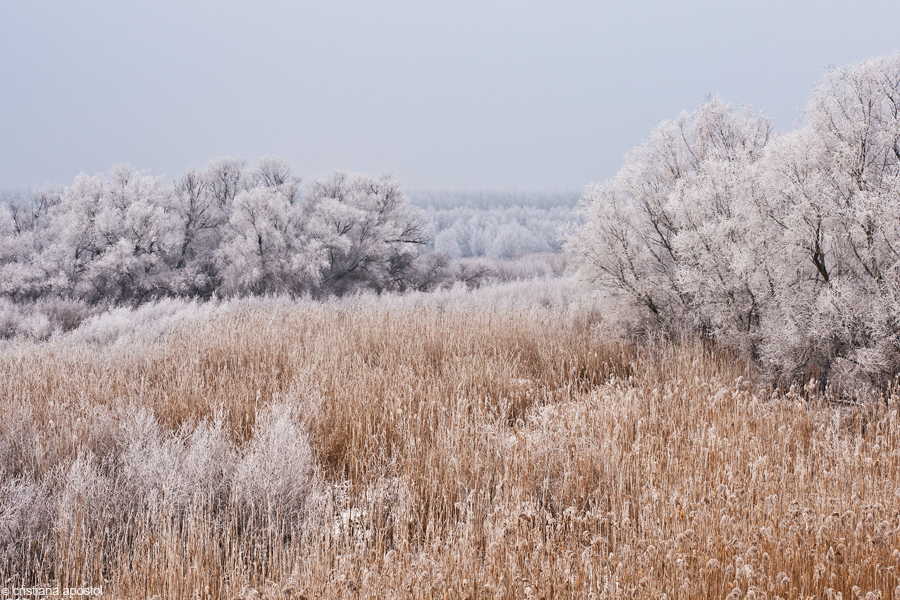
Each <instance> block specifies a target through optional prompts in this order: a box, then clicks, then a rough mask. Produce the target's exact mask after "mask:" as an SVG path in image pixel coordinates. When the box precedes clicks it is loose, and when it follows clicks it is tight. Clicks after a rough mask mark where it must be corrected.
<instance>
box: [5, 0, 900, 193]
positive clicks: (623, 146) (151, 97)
mask: <svg viewBox="0 0 900 600" xmlns="http://www.w3.org/2000/svg"><path fill="white" fill-rule="evenodd" d="M898 24H900V2H897V1H896V0H894V1H891V2H887V1H883V2H865V1H860V0H856V1H854V2H828V1H821V0H817V1H804V2H790V1H786V0H779V1H777V2H776V1H765V2H760V1H754V2H749V1H745V2H739V3H738V2H727V1H724V0H716V1H709V2H648V1H633V0H629V1H625V0H622V1H620V2H599V1H593V2H591V1H587V0H583V1H565V0H557V1H554V2H551V1H546V2H529V1H516V2H511V1H510V2H507V1H491V0H480V1H471V2H470V1H466V0H453V1H452V2H451V1H442V2H438V1H425V0H422V1H419V2H413V1H403V2H401V1H379V0H370V1H367V2H362V1H356V2H350V1H344V0H322V1H320V2H302V1H293V2H290V1H284V2H266V1H260V0H256V1H254V2H226V1H222V0H216V1H215V2H190V1H186V0H181V1H178V2H168V1H164V0H154V1H153V2H144V1H136V0H128V1H127V2H123V1H121V0H116V1H114V2H113V1H110V2H86V1H77V0H65V1H57V2H44V1H35V2H30V1H29V2H25V1H12V0H0V189H11V188H18V189H29V188H31V187H32V186H34V185H36V184H41V183H44V182H51V183H70V182H71V181H72V179H73V178H74V177H75V176H76V175H77V174H78V173H79V172H81V171H84V172H87V173H89V174H93V173H97V172H106V171H108V170H109V168H110V167H111V166H112V165H113V164H115V163H119V162H129V163H131V164H133V165H134V166H136V167H138V168H140V169H147V170H149V171H150V172H151V173H152V174H155V175H165V176H166V178H167V180H170V179H171V178H172V177H174V176H175V175H177V174H179V173H181V172H183V171H184V170H185V169H186V168H188V167H190V166H196V167H203V166H205V165H206V163H207V162H209V160H211V159H213V158H216V157H220V156H235V157H245V158H248V159H250V161H251V163H255V161H256V160H257V159H258V158H259V157H260V156H264V155H272V154H277V155H281V156H283V157H284V158H286V159H287V160H288V161H289V162H290V163H291V164H292V165H293V166H294V168H295V171H296V172H297V173H298V174H300V175H303V176H304V178H306V179H307V180H308V179H309V178H311V177H316V176H320V175H323V174H325V173H327V172H328V171H330V170H332V169H342V170H347V171H360V172H367V173H371V174H378V173H382V172H385V171H392V172H393V173H394V174H395V175H396V176H397V178H398V179H399V180H400V181H401V183H402V184H403V185H404V186H405V187H406V188H408V189H418V190H439V189H443V190H446V189H453V190H480V189H484V190H519V191H537V190H559V191H562V190H576V191H577V190H581V189H582V188H583V187H584V186H585V185H586V184H588V183H590V182H594V181H601V180H603V179H606V178H608V177H610V176H612V175H613V174H614V173H615V172H616V170H617V169H618V167H619V166H620V164H621V160H622V156H623V154H624V153H625V152H627V151H628V150H629V149H631V148H632V147H634V146H635V145H637V144H639V143H640V142H641V140H642V139H644V138H646V137H647V135H648V134H649V132H650V130H651V129H652V128H653V127H654V126H655V125H656V124H657V123H659V122H660V121H661V120H663V119H669V118H674V117H676V116H677V115H678V114H679V112H681V111H682V110H693V109H694V108H696V106H697V105H699V104H700V103H702V102H703V100H704V99H705V97H706V96H707V95H708V94H709V93H717V94H719V95H720V96H721V97H722V98H723V99H724V100H726V101H727V102H731V103H733V104H735V105H741V104H750V105H753V106H754V107H758V108H762V109H764V110H765V111H766V112H767V113H768V114H769V115H771V116H773V117H774V118H775V119H776V121H777V125H778V128H779V129H781V130H789V129H791V128H792V127H793V124H794V121H795V120H796V119H797V118H798V117H799V116H800V114H801V110H802V108H803V106H804V104H805V103H806V101H807V98H808V96H809V91H810V89H811V87H812V86H813V85H814V84H815V83H816V81H817V80H818V79H819V78H820V77H821V76H822V73H823V70H824V69H825V68H826V67H828V66H841V65H846V64H850V63H854V62H858V61H861V60H864V59H866V58H871V57H875V56H879V55H882V54H889V53H892V52H895V51H897V50H898V49H900V36H898Z"/></svg>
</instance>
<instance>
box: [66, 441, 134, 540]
mask: <svg viewBox="0 0 900 600" xmlns="http://www.w3.org/2000/svg"><path fill="white" fill-rule="evenodd" d="M62 486H63V487H62V492H61V494H60V499H59V508H58V512H57V514H56V521H55V525H54V529H55V531H56V533H57V534H59V535H62V536H68V537H71V538H73V539H75V538H84V539H91V538H92V537H94V536H100V535H101V534H104V532H105V533H106V534H108V533H109V528H110V526H111V525H112V524H113V523H117V524H119V525H121V524H123V523H124V522H125V521H127V520H128V517H129V513H130V511H129V509H130V506H128V504H127V503H125V502H122V490H121V488H120V487H119V486H118V485H117V481H116V480H115V478H114V477H113V476H111V475H108V474H107V473H104V471H103V470H102V469H101V465H100V464H99V463H98V461H97V459H96V457H95V456H94V455H93V454H91V453H82V454H79V456H78V458H76V459H75V461H74V462H73V463H72V465H71V466H70V467H69V469H68V471H67V472H66V474H65V476H64V477H63V478H62Z"/></svg>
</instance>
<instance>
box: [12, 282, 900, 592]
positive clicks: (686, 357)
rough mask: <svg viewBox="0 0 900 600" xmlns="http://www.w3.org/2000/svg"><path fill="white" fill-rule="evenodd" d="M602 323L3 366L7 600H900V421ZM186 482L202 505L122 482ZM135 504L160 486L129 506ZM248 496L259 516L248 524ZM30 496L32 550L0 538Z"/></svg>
mask: <svg viewBox="0 0 900 600" xmlns="http://www.w3.org/2000/svg"><path fill="white" fill-rule="evenodd" d="M598 321H599V319H598V316H597V315H596V313H595V312H593V311H592V310H591V309H590V308H585V307H584V306H580V305H576V304H575V303H566V302H546V303H545V304H540V303H537V304H534V305H527V304H521V305H519V304H514V303H512V304H507V305H504V306H502V307H492V306H491V304H490V303H487V302H482V303H478V302H470V301H468V300H467V299H466V298H465V297H461V298H456V299H453V300H452V301H451V300H448V301H446V302H437V301H430V300H416V299H396V298H386V299H376V298H362V299H353V300H346V301H342V302H332V303H312V302H296V303H292V302H286V301H285V302H270V303H265V302H262V303H260V302H257V303H236V304H233V305H228V306H225V307H223V308H222V309H221V310H218V311H213V312H210V313H208V314H206V315H205V316H203V317H197V318H195V319H186V320H185V322H184V324H183V325H180V326H178V327H174V328H172V329H171V330H170V331H168V332H166V333H164V334H161V335H156V336H153V335H149V334H148V335H134V336H130V337H129V336H126V337H125V338H122V339H119V340H118V341H116V342H114V343H103V344H97V343H92V342H89V341H84V340H81V339H78V338H74V337H73V338H71V339H70V338H67V337H65V336H64V337H60V338H58V339H55V340H53V341H50V342H44V343H30V342H16V343H12V344H9V345H7V347H6V348H5V349H4V350H3V352H2V353H0V405H2V406H0V411H2V414H3V415H4V418H3V424H2V426H0V429H2V431H0V451H2V455H0V460H2V461H3V466H2V468H0V476H2V479H0V481H3V482H5V483H4V484H3V485H4V486H5V487H3V488H0V502H2V503H3V504H0V508H2V510H3V511H5V512H2V513H0V526H2V527H6V528H7V531H6V533H3V534H2V535H5V536H6V537H5V538H3V539H4V540H5V541H4V543H5V545H6V547H5V549H4V552H5V553H6V554H4V555H3V557H4V560H5V563H2V564H0V570H2V571H4V572H3V580H4V581H13V582H19V583H23V584H37V583H39V582H42V581H43V582H52V583H54V584H56V585H66V586H71V585H80V584H89V585H100V584H101V583H102V585H104V591H105V592H106V593H107V594H108V595H109V597H116V596H118V597H123V598H124V597H129V598H142V599H143V598H149V597H152V596H154V595H157V594H158V595H160V597H162V598H187V597H192V598H193V597H199V598H235V597H240V598H251V597H252V598H264V597H270V598H298V597H305V598H473V599H474V598H546V599H550V598H662V597H666V598H668V599H672V598H726V597H727V598H757V599H759V598H777V597H781V598H811V597H818V598H822V599H824V598H837V597H842V598H857V597H861V598H891V597H900V589H897V586H898V584H900V577H898V573H897V569H898V567H900V538H898V534H900V478H898V476H900V471H898V469H900V423H898V418H900V415H898V407H900V404H898V396H897V395H888V397H887V400H885V401H879V402H873V403H872V404H870V405H866V406H854V407H849V408H848V407H837V406H834V405H831V404H828V403H827V402H824V401H821V400H816V399H810V398H809V397H808V395H806V394H801V393H793V392H791V393H786V394H772V393H769V392H766V391H764V390H761V389H758V388H757V387H755V386H754V384H753V383H752V382H751V381H749V380H748V379H747V377H748V376H749V374H748V373H747V372H746V365H743V364H740V363H738V362H736V361H734V360H731V359H729V358H728V357H727V356H725V355H724V354H720V353H716V352H713V351H709V350H708V349H704V348H703V347H702V346H701V345H699V344H694V343H684V344H681V345H678V346H677V347H672V346H666V345H663V344H656V345H652V346H651V347H640V346H636V345H626V344H616V343H612V342H610V341H609V340H608V339H606V338H604V337H603V336H602V335H601V333H600V330H599V329H598V327H597V323H598ZM800 391H802V390H800ZM266 411H268V412H266ZM281 414H287V415H288V417H284V418H283V419H281V420H278V419H279V418H280V417H279V416H278V415H281ZM136 415H137V416H136ZM292 427H293V428H294V429H291V428H292ZM267 431H276V434H272V435H270V436H269V437H268V438H265V439H266V440H268V439H270V438H271V440H270V441H271V444H270V445H269V446H266V445H265V443H268V442H265V440H264V434H266V432H267ZM279 432H280V433H279ZM279 435H280V436H282V437H280V438H279V437H277V436H279ZM204 436H206V437H204ZM273 436H274V437H273ZM219 438H222V439H219ZM276 438H277V439H276ZM147 440H150V441H147ZM217 440H218V441H217ZM223 440H224V441H223ZM260 440H263V441H260ZM272 440H274V441H272ZM294 441H296V443H294ZM301 442H302V443H301ZM307 442H308V446H306V445H304V444H306V443H307ZM154 444H155V445H154ZM254 448H255V449H256V450H254ZM265 448H274V449H276V450H278V449H279V448H288V450H289V451H290V452H294V453H295V454H294V455H291V456H295V457H296V458H292V459H291V461H293V462H292V463H291V464H292V465H293V464H296V469H294V467H291V468H292V470H291V471H290V472H289V471H285V470H282V471H277V470H273V468H270V464H269V463H272V462H273V461H276V462H277V460H278V458H277V456H276V455H277V454H278V452H281V450H278V451H277V452H275V451H272V452H275V453H274V454H266V452H269V450H265ZM140 452H144V453H145V455H142V454H140ZM253 452H257V454H253ZM129 453H130V454H129ZM135 453H137V454H135ZM304 453H306V454H304ZM251 454H253V456H255V457H256V458H255V459H254V460H257V462H255V463H254V462H252V461H251V460H250V458H248V457H249V456H250V455H251ZM307 455H308V456H309V459H308V464H307V463H306V462H304V461H306V460H307V459H305V458H304V457H305V456H307ZM141 456H146V457H147V461H149V462H141V460H142V459H141ZM188 456H190V457H192V458H185V457H188ZM210 456H213V457H219V458H217V459H215V460H207V459H208V458H209V457H210ZM179 457H180V458H179ZM204 457H205V458H204ZM201 460H207V463H208V465H207V466H206V467H204V468H205V469H207V470H205V471H202V473H206V474H209V473H213V475H209V478H208V481H209V482H211V483H209V485H208V486H207V487H203V486H202V485H200V484H199V483H197V481H199V479H198V478H201V479H202V477H201V476H200V475H197V476H192V478H191V481H189V482H187V483H178V481H180V480H178V479H177V477H176V475H177V473H175V474H173V473H172V472H170V471H167V470H166V468H164V466H161V467H159V468H158V469H157V470H156V471H152V472H149V471H148V473H150V474H149V475H141V474H140V473H139V472H138V471H140V469H142V468H144V466H146V465H147V464H154V465H166V464H169V465H180V467H179V468H178V469H181V470H184V469H186V468H188V467H187V466H186V465H188V464H194V462H196V461H201ZM153 461H155V462H153ZM166 461H169V462H168V463H167V462H166ZM179 461H180V462H179ZM207 463H204V464H207ZM232 463H233V464H234V465H237V466H235V467H234V468H233V469H232V470H230V471H229V470H227V469H226V467H222V469H225V470H223V471H222V473H220V474H218V475H216V473H218V471H215V465H217V464H219V465H228V464H232ZM142 465H143V466H142ZM241 465H243V466H241ZM247 465H251V466H250V467H248V466H247ZM252 465H258V466H256V467H253V466H252ZM147 468H149V467H147ZM253 468H255V469H258V470H259V471H260V472H259V473H255V472H251V471H252V469H253ZM129 469H130V470H129ZM178 469H175V470H176V471H177V470H178ZM210 469H212V470H210ZM242 469H243V470H242ZM248 469H251V471H248ZM267 469H268V470H267ZM293 470H296V471H297V473H299V475H297V476H296V477H294V473H293ZM198 472H200V471H198ZM136 473H137V474H136ZM140 477H145V478H150V477H157V478H161V479H163V480H165V481H164V482H163V483H159V482H158V481H157V482H155V483H152V484H146V487H145V488H142V489H144V492H141V493H140V494H138V493H137V492H134V493H131V495H128V494H126V493H125V492H123V491H122V489H132V488H134V489H137V488H135V487H134V486H136V485H138V484H136V483H134V482H136V481H141V479H140ZM203 477H206V475H203ZM241 477H244V479H243V480H241V479H240V478H241ZM167 478H168V479H167ZM267 478H268V479H267ZM238 480H241V481H253V482H259V483H258V484H254V485H259V486H262V487H264V488H265V490H266V494H263V495H262V496H260V498H262V500H259V501H255V500H252V499H251V500H246V501H242V500H241V498H242V497H243V496H240V495H239V494H238V493H237V492H235V490H237V489H244V488H240V486H239V485H238V484H237V483H235V482H236V481H238ZM204 481H206V480H204ZM116 482H132V483H129V484H127V485H125V484H121V485H124V488H122V489H117V487H116V486H117V485H119V484H117V483H116ZM104 485H105V486H107V487H105V488H104V487H103V486H104ZM141 485H144V484H141ZM204 485H206V484H204ZM29 486H31V487H29ZM41 486H43V487H41ZM128 486H132V487H130V488H129V487H128ZM178 486H181V487H178ZM229 486H230V487H229ZM279 486H281V487H279ZM245 487H246V486H245ZM3 490H5V492H4V491H3ZM28 490H32V492H33V495H35V496H34V497H35V498H44V501H43V502H44V504H45V505H46V506H45V509H44V510H45V513H46V514H44V513H41V514H44V518H45V519H46V522H45V523H44V525H41V524H40V523H37V522H35V523H31V521H28V523H25V522H24V521H22V523H25V524H22V523H19V524H16V523H14V521H15V519H25V517H24V516H23V515H24V512H23V511H22V510H20V511H19V512H18V513H17V512H16V511H15V501H14V500H15V498H20V499H21V498H24V497H25V495H26V493H27V492H28ZM147 490H150V491H147ZM179 490H187V492H183V491H179ZM245 492H246V493H250V492H247V491H246V490H245ZM3 494H6V495H5V496H4V495H3ZM15 494H17V495H15ZM40 494H43V496H40ZM178 494H181V495H180V496H179V495H178ZM278 494H282V495H280V496H279V495H278ZM14 495H15V498H14ZM266 499H268V500H266ZM273 499H274V500H273ZM296 499H299V500H301V501H302V502H300V503H299V504H296V505H294V504H291V503H292V502H294V500H296ZM22 502H25V500H22ZM241 502H244V503H243V504H241ZM23 510H24V509H23ZM26 512H33V511H26ZM20 513H21V514H20ZM16 515H18V516H16ZM98 515H99V516H98ZM103 515H106V516H105V517H103ZM35 518H37V517H35ZM104 519H105V520H104ZM29 523H31V524H29ZM14 525H15V526H14ZM42 527H43V528H42ZM29 528H30V529H29ZM29 531H30V532H37V533H32V534H29V533H28V532H29ZM40 532H44V533H43V534H41V533H40ZM40 535H44V537H40ZM29 536H30V537H29Z"/></svg>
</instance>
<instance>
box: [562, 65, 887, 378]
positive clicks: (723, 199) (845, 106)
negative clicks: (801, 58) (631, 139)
mask: <svg viewBox="0 0 900 600" xmlns="http://www.w3.org/2000/svg"><path fill="white" fill-rule="evenodd" d="M584 208H585V211H586V212H587V224H586V225H585V226H584V227H583V228H581V229H580V230H578V231H577V232H576V233H575V234H574V235H573V236H572V237H571V239H570V241H569V248H570V249H571V250H572V251H574V252H575V253H576V255H577V256H578V257H579V261H580V267H581V270H582V273H583V274H584V275H585V276H586V277H587V278H589V279H590V280H591V281H594V282H595V283H597V284H598V285H599V286H600V287H601V288H602V289H604V290H605V291H606V292H607V293H608V294H609V295H610V296H612V297H614V298H617V299H618V300H619V301H620V305H621V306H622V307H624V309H625V312H629V313H630V314H631V316H633V317H636V320H637V322H639V323H642V324H643V325H644V326H648V325H649V326H651V327H656V328H659V327H662V328H666V327H670V326H671V325H673V324H674V325H675V326H676V327H677V328H692V329H694V330H697V331H699V332H701V333H702V334H704V335H707V336H709V337H712V338H714V339H717V340H719V341H722V342H725V343H727V344H729V345H731V346H733V347H737V348H740V349H741V350H743V351H744V352H745V353H746V354H747V355H748V356H749V357H752V358H754V359H756V360H758V361H759V362H760V363H761V364H762V365H764V366H765V367H766V368H767V369H768V371H769V372H770V373H771V374H772V376H773V377H775V378H777V379H781V380H785V381H791V380H793V381H795V380H797V379H801V378H808V377H809V376H810V375H812V376H815V377H817V378H818V379H819V380H820V381H821V382H822V383H823V384H824V383H825V382H829V383H834V384H836V388H840V387H844V388H845V389H849V388H850V387H854V388H858V387H859V386H860V385H862V386H864V387H865V386H868V385H875V386H883V385H885V384H886V383H887V382H888V381H889V380H890V378H891V377H893V376H894V375H895V374H897V373H898V371H900V302H898V299H900V272H898V269H900V229H898V227H897V225H896V223H897V215H898V214H900V54H895V55H893V56H889V57H883V58H879V59H875V60H871V61H868V62H865V63H861V64H858V65H854V66H852V67H849V68H846V69H835V70H832V71H831V72H829V74H828V75H827V76H826V78H825V79H824V80H823V81H822V82H821V83H820V84H819V85H818V86H817V87H816V89H815V90H814V93H813V97H812V99H811V101H810V103H809V105H808V107H807V110H806V123H805V124H804V125H803V126H802V127H801V128H800V129H799V130H797V131H795V132H793V133H791V134H789V135H783V136H774V135H772V133H771V125H770V124H769V122H768V120H767V119H765V117H764V116H762V115H761V114H757V113H750V112H746V111H745V112H742V113H736V112H735V111H733V110H732V109H731V108H730V107H728V106H726V105H724V104H723V103H722V102H721V101H719V100H718V99H715V98H714V99H712V100H710V101H709V102H707V103H706V104H704V105H703V106H701V107H700V108H699V109H698V110H697V111H695V112H694V113H692V114H690V115H682V117H680V118H679V119H678V120H677V121H675V122H666V123H663V124H662V125H660V126H659V127H658V128H657V129H656V130H655V131H654V132H653V134H652V135H651V137H650V139H649V140H648V141H647V142H645V143H644V144H643V145H642V146H641V147H639V148H638V149H637V150H635V151H633V152H632V153H631V154H629V155H628V157H627V159H626V164H625V166H624V167H623V168H622V170H621V171H620V172H619V173H618V174H617V175H616V177H615V178H614V179H612V180H611V181H609V182H607V183H605V184H602V185H598V186H595V187H594V188H592V189H591V190H590V191H589V192H588V193H587V194H586V195H585V197H584Z"/></svg>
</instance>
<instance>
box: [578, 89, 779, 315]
mask: <svg viewBox="0 0 900 600" xmlns="http://www.w3.org/2000/svg"><path fill="white" fill-rule="evenodd" d="M770 130H771V125H770V123H769V121H768V120H767V119H766V118H765V116H763V115H761V114H759V113H751V112H748V111H743V112H738V113H736V112H735V111H734V110H733V109H732V108H731V107H730V106H729V105H726V104H725V103H723V102H722V101H721V100H720V99H718V98H711V99H710V100H709V101H708V102H706V103H705V104H704V105H702V106H701V107H700V108H698V109H697V111H695V112H694V113H692V114H687V113H684V114H682V115H681V116H680V117H679V118H678V119H677V120H675V121H666V122H664V123H662V124H660V125H659V126H658V127H657V128H656V129H655V130H654V131H653V133H652V134H651V136H650V138H649V139H648V140H647V141H646V142H644V143H643V144H642V145H641V146H640V147H638V148H637V149H635V150H634V151H632V152H631V153H629V154H628V156H627V157H626V159H625V165H624V167H623V168H622V169H621V170H620V171H619V173H618V174H617V175H616V176H615V177H614V178H613V179H612V180H610V181H608V182H606V183H604V184H601V185H596V186H594V187H593V188H591V189H590V190H589V191H588V192H587V193H586V194H585V196H584V198H583V208H584V211H585V213H586V214H585V218H586V224H585V226H584V227H582V228H581V229H578V230H577V231H576V232H575V233H574V235H573V236H572V237H571V238H570V240H569V244H568V248H569V250H570V251H572V252H573V253H574V254H575V255H576V257H577V259H578V264H579V266H580V268H581V270H582V273H584V274H585V275H586V276H587V277H588V278H589V279H590V280H591V281H593V282H595V283H597V284H598V285H599V286H601V287H602V288H603V289H604V290H606V291H607V292H608V293H610V294H611V295H613V296H615V297H617V298H619V299H620V300H621V302H622V303H623V304H624V305H626V306H630V307H631V308H633V309H636V310H637V311H638V313H639V314H640V315H641V320H643V321H645V322H646V323H647V324H649V325H650V326H654V327H656V326H667V327H668V326H675V327H681V326H684V325H685V324H688V323H689V324H692V325H696V326H699V327H701V328H702V329H722V328H727V327H728V325H726V324H725V323H721V322H720V321H723V320H724V321H730V320H734V319H737V320H738V321H741V320H743V321H748V320H750V321H752V320H753V319H754V318H755V315H754V312H753V311H754V302H753V298H752V291H751V290H750V289H749V283H748V281H746V279H745V278H743V277H741V276H739V275H738V274H737V273H734V272H732V270H731V266H732V264H733V263H734V261H735V259H736V258H737V257H735V256H733V254H734V253H735V251H736V250H737V249H738V248H741V247H743V246H744V243H743V242H742V241H741V238H742V237H743V236H744V234H745V233H746V231H745V228H744V227H745V225H744V223H743V220H745V215H744V214H743V212H742V211H740V210H738V208H737V205H738V204H739V202H737V201H736V197H737V196H738V195H740V194H741V193H743V192H744V191H745V190H746V189H747V183H746V181H745V180H744V174H745V170H746V167H747V166H748V165H750V164H752V163H753V162H755V161H756V160H757V159H758V158H759V156H760V155H761V153H762V149H763V148H764V146H765V144H766V142H767V140H768V137H769V135H770ZM725 313H728V314H727V315H726V314H725Z"/></svg>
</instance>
